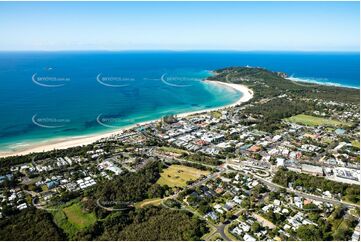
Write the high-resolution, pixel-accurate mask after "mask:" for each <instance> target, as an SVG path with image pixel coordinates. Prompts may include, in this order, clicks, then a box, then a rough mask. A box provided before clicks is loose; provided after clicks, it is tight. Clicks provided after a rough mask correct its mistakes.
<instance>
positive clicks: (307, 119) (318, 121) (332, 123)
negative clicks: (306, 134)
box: [285, 114, 350, 127]
mask: <svg viewBox="0 0 361 242" xmlns="http://www.w3.org/2000/svg"><path fill="white" fill-rule="evenodd" d="M285 120H286V121H288V122H291V123H297V124H303V125H307V126H319V125H323V126H329V127H345V126H349V125H350V124H349V123H346V122H341V121H338V120H334V119H326V118H320V117H315V116H311V115H306V114H298V115H295V116H292V117H290V118H287V119H285Z"/></svg>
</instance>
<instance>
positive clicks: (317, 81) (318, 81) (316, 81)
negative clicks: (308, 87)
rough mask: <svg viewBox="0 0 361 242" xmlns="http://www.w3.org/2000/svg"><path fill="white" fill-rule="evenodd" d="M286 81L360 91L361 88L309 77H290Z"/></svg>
mask: <svg viewBox="0 0 361 242" xmlns="http://www.w3.org/2000/svg"><path fill="white" fill-rule="evenodd" d="M286 79H288V80H290V81H294V82H303V83H309V84H318V85H326V86H336V87H348V88H355V89H360V87H355V86H349V85H344V84H340V83H336V82H330V81H329V80H328V79H326V78H308V77H293V76H291V77H288V78H286Z"/></svg>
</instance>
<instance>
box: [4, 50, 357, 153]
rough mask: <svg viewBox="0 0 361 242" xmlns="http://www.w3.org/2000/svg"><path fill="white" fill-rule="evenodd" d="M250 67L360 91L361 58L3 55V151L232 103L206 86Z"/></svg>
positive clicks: (230, 95)
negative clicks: (232, 69) (222, 72)
mask: <svg viewBox="0 0 361 242" xmlns="http://www.w3.org/2000/svg"><path fill="white" fill-rule="evenodd" d="M246 65H249V66H261V67H265V68H268V69H270V70H273V71H283V72H286V73H288V74H289V75H290V76H292V77H294V78H300V79H303V80H305V79H307V81H317V82H321V83H325V84H335V85H344V86H352V87H359V86H360V75H359V73H360V55H359V53H325V52H324V53H317V52H159V51H158V52H0V150H8V149H17V148H21V147H22V145H24V144H26V143H28V142H37V141H44V140H47V139H50V138H60V137H70V136H79V135H89V134H93V133H98V132H109V131H112V130H114V129H116V128H119V127H124V126H128V125H130V124H134V123H138V122H142V121H146V120H153V119H157V118H160V117H162V116H164V115H166V114H176V113H182V112H189V111H196V110H203V109H207V108H213V107H219V106H224V105H227V104H230V103H233V102H235V101H236V100H237V99H238V98H239V97H240V95H241V94H240V93H237V92H234V91H232V90H229V89H224V88H219V87H216V86H213V85H209V84H206V83H204V82H202V80H203V79H204V78H206V77H207V76H208V75H210V72H209V71H210V70H214V69H218V68H223V67H228V66H246Z"/></svg>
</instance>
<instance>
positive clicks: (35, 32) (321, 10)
mask: <svg viewBox="0 0 361 242" xmlns="http://www.w3.org/2000/svg"><path fill="white" fill-rule="evenodd" d="M359 9H360V6H359V2H0V36H1V38H0V50H145V49H147V50H159V49H166V50H286V51H294V50H296V51H297V50H300V51H305V50H306V51H327V50H331V51H356V50H359V35H360V26H359V22H360V10H359Z"/></svg>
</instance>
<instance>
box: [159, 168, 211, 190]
mask: <svg viewBox="0 0 361 242" xmlns="http://www.w3.org/2000/svg"><path fill="white" fill-rule="evenodd" d="M208 174H209V171H202V170H199V169H196V168H193V167H188V166H182V165H171V166H170V167H168V168H167V169H165V170H163V172H162V173H161V174H160V176H161V177H160V178H159V180H158V181H157V183H158V184H160V185H168V186H170V187H185V186H186V185H187V181H194V180H197V179H198V178H199V177H200V176H202V175H205V176H206V175H208Z"/></svg>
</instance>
